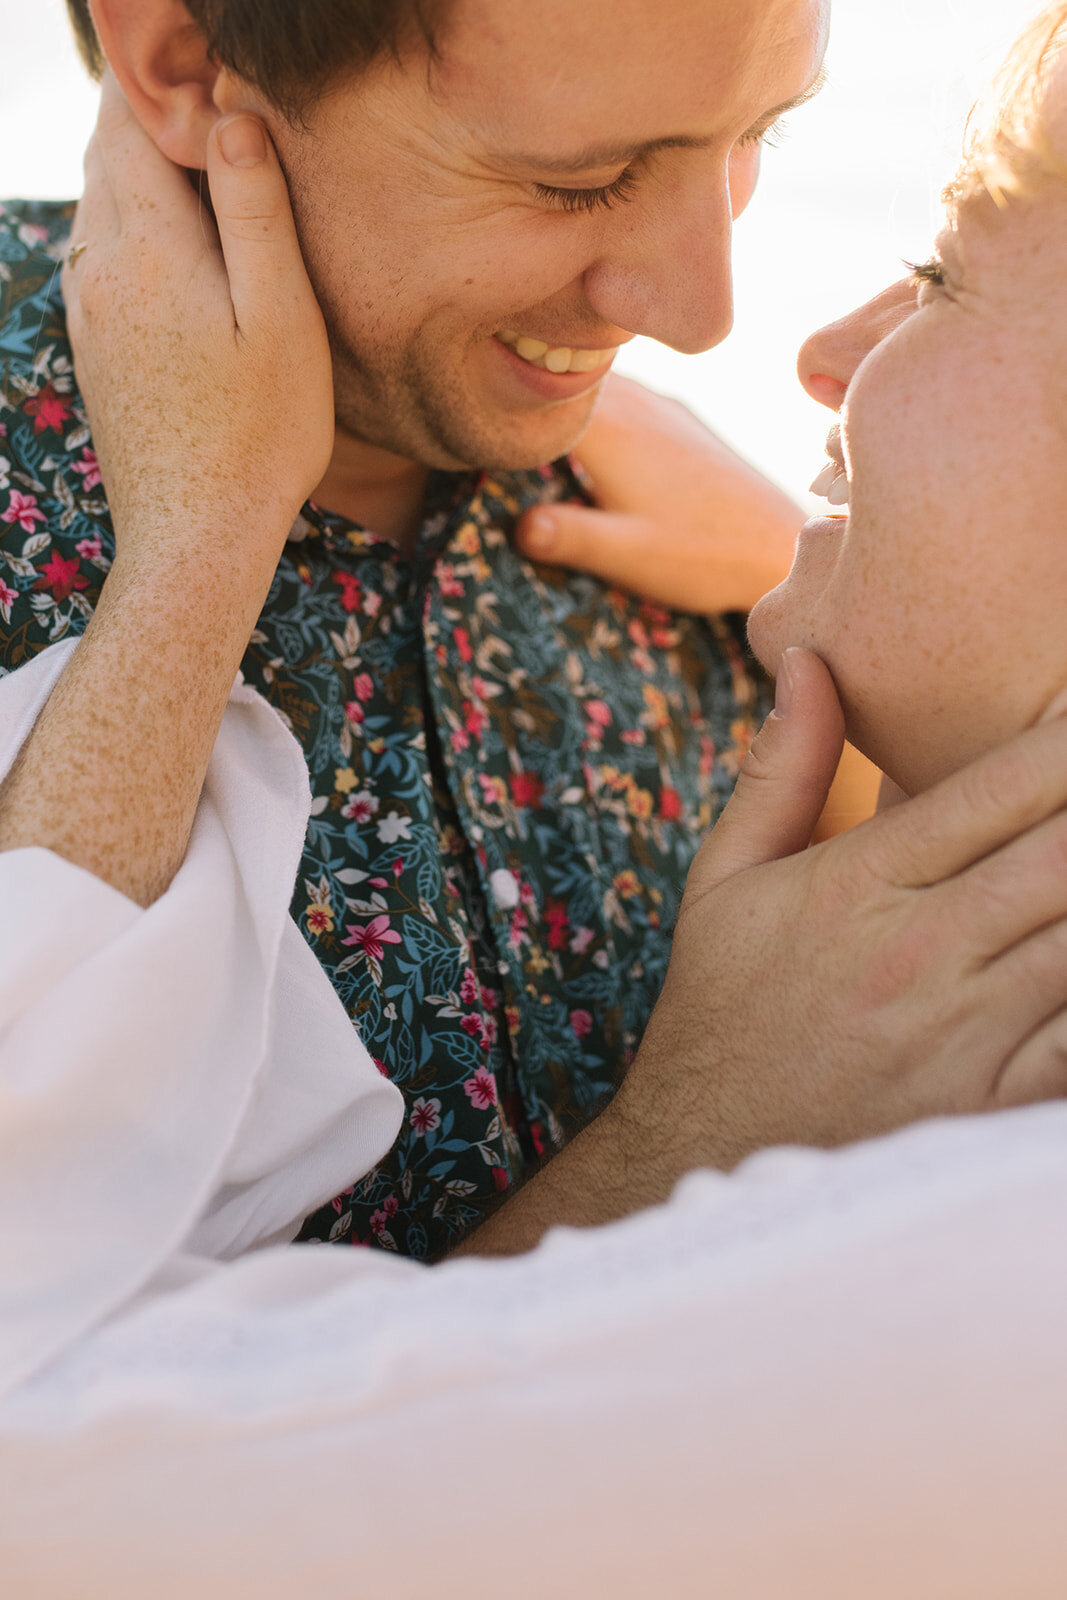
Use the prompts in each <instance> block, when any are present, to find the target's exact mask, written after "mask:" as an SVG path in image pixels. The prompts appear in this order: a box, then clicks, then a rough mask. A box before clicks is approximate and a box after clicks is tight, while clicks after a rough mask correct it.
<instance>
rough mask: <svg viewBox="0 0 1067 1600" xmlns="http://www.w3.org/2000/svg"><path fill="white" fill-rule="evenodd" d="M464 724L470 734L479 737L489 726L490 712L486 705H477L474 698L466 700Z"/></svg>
mask: <svg viewBox="0 0 1067 1600" xmlns="http://www.w3.org/2000/svg"><path fill="white" fill-rule="evenodd" d="M463 726H464V727H465V728H466V730H467V732H468V733H469V734H471V735H473V737H474V738H475V739H478V738H480V737H481V735H482V734H483V733H484V731H485V729H486V728H487V727H488V726H489V713H488V712H487V711H486V709H485V707H484V706H476V705H475V704H474V702H473V701H472V700H464V702H463Z"/></svg>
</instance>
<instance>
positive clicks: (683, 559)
mask: <svg viewBox="0 0 1067 1600" xmlns="http://www.w3.org/2000/svg"><path fill="white" fill-rule="evenodd" d="M576 453H577V456H578V459H579V461H580V462H581V464H582V466H583V467H584V468H585V469H586V471H587V472H588V473H589V475H590V477H591V478H592V480H593V491H594V494H595V496H596V501H597V505H596V508H595V509H590V508H589V507H585V506H569V505H563V506H551V507H544V508H538V509H537V510H534V511H530V512H527V514H526V516H525V517H523V519H522V521H521V522H520V524H519V529H518V535H517V542H518V545H519V548H520V549H521V550H523V551H524V553H525V554H526V555H528V556H531V557H533V558H534V559H535V560H538V561H549V562H554V563H557V564H558V565H560V566H564V567H574V568H577V569H579V570H581V571H585V572H592V573H595V574H596V575H597V577H599V578H603V579H605V580H606V581H607V582H609V583H613V584H617V585H618V586H619V587H620V588H623V589H629V590H631V591H632V592H633V593H634V594H639V595H644V596H646V597H647V598H648V599H650V600H655V601H656V602H657V603H659V604H660V605H667V606H671V607H673V608H674V609H676V610H678V611H693V612H705V613H710V612H714V611H749V610H751V608H752V606H754V605H755V603H756V601H757V600H758V599H759V597H760V595H762V594H766V592H767V590H768V589H773V588H774V586H775V584H777V583H780V582H781V580H782V579H783V578H784V577H785V575H786V573H787V572H788V571H789V566H790V563H791V561H792V559H793V546H794V543H795V541H796V536H797V533H798V531H799V529H800V526H801V524H802V523H803V521H804V513H803V512H802V511H801V510H800V508H799V506H796V505H794V503H793V501H792V500H790V499H789V497H788V495H785V494H783V493H782V491H781V490H780V489H777V488H775V486H774V484H772V483H770V482H768V480H767V479H766V478H764V477H763V475H762V474H761V473H759V472H757V471H756V469H755V468H754V467H751V466H749V464H748V463H747V462H746V461H742V460H741V458H740V456H737V455H735V454H734V452H733V451H732V450H730V449H728V447H727V446H726V445H724V444H723V442H722V440H721V439H717V438H716V437H715V435H714V434H713V433H711V432H710V431H709V430H708V429H707V428H705V427H704V425H703V424H702V423H700V422H698V421H697V419H696V417H694V416H693V415H692V413H691V412H690V411H688V410H687V409H686V408H685V406H683V405H681V404H680V403H679V402H678V401H677V400H668V399H666V398H665V397H664V396H663V395H657V394H652V393H651V392H650V391H649V390H647V389H644V388H642V387H641V385H640V384H637V383H632V382H630V380H629V379H627V378H620V377H615V376H612V377H610V378H609V379H608V380H607V382H606V384H605V385H604V391H603V394H602V395H601V398H600V402H599V404H598V406H597V409H596V412H595V414H594V416H593V420H592V422H591V424H590V426H589V428H588V430H587V432H586V434H585V437H584V438H583V439H582V442H581V444H580V445H579V447H578V450H577V452H576Z"/></svg>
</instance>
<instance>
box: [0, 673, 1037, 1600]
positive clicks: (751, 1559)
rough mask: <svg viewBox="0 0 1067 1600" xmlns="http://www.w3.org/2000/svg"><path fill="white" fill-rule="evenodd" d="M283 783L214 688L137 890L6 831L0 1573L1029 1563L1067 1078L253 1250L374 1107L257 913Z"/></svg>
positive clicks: (805, 1572) (389, 1128) (814, 1582)
mask: <svg viewBox="0 0 1067 1600" xmlns="http://www.w3.org/2000/svg"><path fill="white" fill-rule="evenodd" d="M72 648H74V646H72V645H60V646H56V647H53V649H52V650H50V651H48V652H46V653H45V654H44V655H43V656H41V657H39V658H37V659H36V660H35V661H34V662H33V663H32V664H31V665H29V666H27V667H25V668H22V669H20V671H19V672H18V673H16V674H13V675H12V676H11V677H9V678H5V679H3V680H2V681H0V772H3V771H5V770H6V769H7V767H8V766H9V764H10V761H11V760H12V759H13V756H14V754H15V752H16V750H17V748H18V746H19V744H20V742H21V739H22V738H23V737H24V735H25V732H26V730H27V729H28V728H29V727H30V726H31V725H32V721H33V718H34V716H35V715H36V713H37V711H38V710H39V709H40V707H41V705H42V704H43V703H44V701H45V700H46V699H47V695H48V693H49V690H50V688H51V685H52V683H53V682H54V680H55V677H56V675H57V674H58V672H59V671H60V670H61V669H62V667H63V665H64V663H65V661H66V659H67V656H68V654H69V651H70V649H72ZM72 803H76V797H73V796H72ZM308 803H309V796H308V787H307V779H306V773H305V769H304V763H303V758H302V756H301V753H300V750H299V747H298V746H297V745H296V743H295V741H293V740H292V738H291V737H290V735H289V734H288V733H287V732H286V731H285V729H284V728H283V726H282V724H281V723H280V722H279V721H278V719H277V718H276V717H275V716H274V714H273V713H272V712H271V711H270V709H269V708H268V707H267V706H266V704H265V703H264V702H263V701H262V700H261V699H260V698H259V697H258V696H257V695H255V694H254V693H253V692H252V691H250V690H248V689H246V688H244V687H243V686H240V685H238V686H237V687H236V688H235V691H234V695H233V698H232V700H231V703H230V706H229V708H228V710H227V713H226V717H225V719H224V723H223V728H222V732H221V733H220V736H219V741H218V744H217V747H216V751H215V755H214V757H213V761H212V766H211V771H210V773H209V777H208V782H207V785H206V788H205V793H204V797H203V800H202V803H201V806H200V810H199V812H198V816H197V821H196V827H195V830H194V834H193V838H192V842H191V845H190V849H189V853H188V856H187V859H186V862H185V864H184V866H183V867H182V870H181V871H180V873H179V874H178V876H177V878H176V879H175V881H174V884H173V885H172V887H171V888H170V890H168V892H167V893H166V894H165V895H164V896H163V897H162V899H161V900H159V901H158V902H157V903H156V904H155V905H154V906H152V907H151V908H150V909H149V910H147V911H145V910H141V909H140V908H139V907H137V906H135V905H133V904H132V903H131V902H129V901H128V900H126V899H125V898H124V897H123V896H122V895H120V894H118V893H116V892H115V891H114V890H112V889H110V888H108V887H106V886H105V885H103V884H101V883H99V882H98V881H97V880H95V879H94V878H92V877H91V876H90V875H89V874H87V873H85V872H83V871H81V870H80V869H78V868H75V867H72V866H71V865H69V864H68V863H66V862H64V861H61V860H59V859H58V858H57V857H55V856H53V855H51V854H50V853H48V852H46V851H41V850H27V851H18V852H11V853H9V854H6V855H0V1595H2V1596H3V1597H4V1600H46V1597H47V1600H61V1597H62V1600H178V1597H181V1600H193V1597H195V1600H283V1597H284V1600H296V1597H298V1596H303V1595H308V1596H313V1597H314V1600H333V1597H337V1600H356V1597H363V1596H366V1597H368V1600H369V1597H371V1596H378V1595H381V1596H389V1597H390V1600H393V1597H398V1600H451V1597H453V1596H455V1597H457V1600H458V1597H460V1596H462V1597H464V1600H466V1597H469V1596H471V1595H476V1594H481V1593H483V1592H486V1593H489V1594H492V1595H496V1596H500V1597H501V1600H526V1597H530V1600H533V1597H535V1596H536V1597H538V1600H542V1597H548V1596H552V1597H570V1596H574V1597H578V1596H581V1597H583V1600H600V1597H604V1600H630V1597H633V1600H638V1597H640V1600H658V1597H659V1596H663V1597H664V1600H685V1597H689V1596H693V1597H698V1596H699V1597H709V1600H710V1597H715V1600H719V1597H722V1600H757V1597H758V1600H769V1597H771V1596H774V1597H781V1600H807V1597H808V1596H811V1597H812V1600H815V1597H816V1596H817V1597H818V1600H838V1597H840V1600H882V1597H886V1600H888V1597H890V1596H892V1597H894V1600H898V1597H904V1596H907V1597H908V1600H955V1597H957V1596H958V1597H959V1600H1015V1597H1018V1600H1044V1597H1046V1596H1047V1597H1048V1600H1054V1597H1055V1600H1062V1596H1063V1595H1064V1594H1065V1593H1067V1517H1065V1516H1064V1514H1063V1509H1062V1498H1063V1484H1064V1482H1065V1481H1067V1377H1065V1367H1067V1360H1065V1351H1067V1107H1065V1106H1063V1105H1060V1104H1057V1105H1054V1106H1049V1107H1039V1108H1035V1109H1032V1110H1027V1111H1021V1112H1013V1113H1010V1114H1004V1115H1001V1116H998V1117H995V1118H993V1117H991V1118H985V1119H971V1120H963V1119H961V1120H959V1121H955V1122H941V1123H930V1124H927V1125H924V1126H921V1127H918V1128H914V1129H911V1130H908V1131H906V1132H904V1133H902V1134H898V1135H896V1136H895V1137H893V1138H890V1139H883V1140H879V1141H875V1142H872V1143H870V1144H867V1145H860V1146H856V1147H854V1148H852V1149H849V1150H845V1151H841V1152H836V1153H833V1154H826V1153H821V1152H813V1151H804V1152H802V1151H793V1150H781V1151H771V1152H768V1153H766V1154H764V1155H762V1156H759V1157H757V1158H754V1159H753V1160H752V1161H750V1162H748V1163H746V1164H745V1166H744V1167H743V1168H741V1169H740V1170H739V1171H738V1172H737V1173H735V1174H733V1175H731V1176H730V1177H724V1176H721V1175H718V1174H712V1173H705V1174H696V1175H694V1176H692V1177H690V1178H688V1179H687V1180H685V1182H684V1183H683V1184H681V1185H680V1186H679V1188H678V1190H677V1191H676V1193H675V1195H674V1197H673V1199H672V1201H671V1202H670V1203H669V1204H668V1205H666V1206H663V1207H660V1208H657V1209H656V1210H653V1211H649V1212H645V1213H643V1214H641V1215H639V1216H635V1217H633V1218H630V1219H628V1220H627V1221H625V1222H621V1223H617V1224H615V1225H613V1226H611V1227H608V1228H604V1229H598V1230H590V1231H586V1232H579V1231H571V1230H563V1229H560V1230H557V1231H556V1232H554V1233H553V1234H550V1235H549V1237H548V1238H547V1239H546V1241H545V1242H544V1243H543V1244H542V1245H541V1247H540V1248H539V1249H538V1250H536V1251H534V1252H533V1253H532V1254H530V1255H529V1256H526V1257H522V1258H517V1259H513V1260H503V1261H490V1260H477V1259H466V1260H458V1261H454V1262H448V1263H445V1264H444V1265H442V1266H439V1267H435V1268H426V1267H422V1266H419V1265H416V1264H415V1263H412V1262H409V1261H402V1260H398V1259H395V1258H392V1257H389V1256H387V1255H385V1254H384V1253H380V1252H371V1251H367V1250H360V1249H352V1248H348V1247H341V1248H328V1247H312V1246H308V1247H301V1248H299V1249H289V1248H287V1247H286V1246H285V1245H282V1244H278V1243H277V1242H276V1241H278V1240H286V1239H289V1238H291V1237H292V1235H293V1233H294V1232H295V1230H296V1228H297V1227H298V1226H299V1223H300V1220H301V1218H302V1217H303V1215H304V1213H305V1212H306V1211H308V1210H310V1209H311V1208H312V1207H313V1206H315V1205H317V1204H319V1203H321V1202H322V1201H323V1200H325V1199H326V1198H328V1197H329V1196H330V1195H332V1194H334V1193H335V1192H336V1191H337V1190H338V1189H339V1188H340V1187H341V1185H342V1184H344V1183H345V1182H349V1181H351V1178H352V1176H353V1173H355V1172H357V1171H363V1170H367V1169H369V1168H370V1167H371V1166H373V1165H374V1163H375V1162H376V1161H377V1160H378V1159H379V1158H380V1156H381V1155H382V1154H383V1153H384V1151H385V1150H386V1149H387V1148H388V1147H389V1145H390V1144H391V1142H392V1140H393V1139H394V1138H395V1135H396V1132H397V1129H398V1127H399V1123H400V1118H401V1115H402V1104H401V1100H400V1096H399V1094H398V1093H397V1091H396V1090H395V1089H393V1088H392V1087H391V1086H390V1085H389V1084H388V1083H387V1082H386V1081H385V1080H384V1079H383V1078H382V1077H381V1075H380V1074H379V1073H378V1072H377V1070H376V1068H375V1067H374V1065H373V1063H372V1062H371V1060H370V1058H369V1056H368V1055H367V1053H366V1051H365V1050H364V1049H363V1047H362V1045H361V1044H360V1042H359V1040H358V1038H357V1037H356V1035H355V1033H354V1031H353V1029H352V1025H351V1023H350V1022H349V1020H348V1018H347V1016H346V1015H345V1013H344V1010H343V1008H342V1007H341V1005H340V1003H339V1001H338V1000H337V999H336V996H335V995H334V993H333V990H332V988H331V986H330V984H329V981H328V980H327V979H326V977H325V976H324V974H323V973H322V972H321V970H320V969H319V967H318V964H317V963H316V961H315V959H314V956H313V955H312V954H311V952H310V951H309V950H308V949H307V946H306V945H305V943H304V941H303V940H302V938H301V937H300V935H299V933H298V931H297V930H296V928H295V926H294V925H293V924H292V923H291V922H290V920H289V917H288V905H289V897H290V892H291V887H292V882H293V878H294V875H295V872H296V865H297V861H298V858H299V852H300V844H301V840H302V837H303V832H304V827H305V824H306V819H307V813H308Z"/></svg>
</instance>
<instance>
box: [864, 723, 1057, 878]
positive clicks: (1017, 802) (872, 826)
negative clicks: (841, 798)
mask: <svg viewBox="0 0 1067 1600" xmlns="http://www.w3.org/2000/svg"><path fill="white" fill-rule="evenodd" d="M1063 806H1067V717H1060V718H1057V719H1056V720H1055V721H1054V722H1046V723H1043V724H1042V725H1041V726H1040V727H1038V728H1031V729H1029V730H1028V731H1027V732H1026V733H1022V734H1019V735H1018V736H1017V737H1016V738H1015V739H1013V740H1011V742H1010V743H1008V744H1005V745H1001V746H999V747H998V748H997V749H996V750H993V751H990V752H989V754H988V755H984V756H981V757H980V758H979V759H978V760H977V761H974V762H972V763H971V765H970V766H968V767H964V768H963V769H962V771H960V772H956V773H953V775H952V776H951V777H950V778H946V779H944V781H943V782H941V783H939V784H937V785H936V786H935V787H934V788H933V789H931V790H929V791H928V792H927V793H926V794H922V795H919V796H917V797H916V798H915V799H914V800H910V801H909V802H908V803H907V804H906V805H899V806H895V807H893V809H892V810H890V811H886V812H883V813H880V814H879V815H878V816H877V817H876V818H874V820H873V821H872V822H870V823H868V824H866V825H865V827H864V828H862V829H857V830H856V833H855V834H854V835H853V836H852V838H853V841H854V845H853V847H854V848H856V849H862V850H863V851H864V852H865V853H866V854H867V855H868V862H869V864H870V865H871V866H874V867H875V869H876V870H877V871H878V872H879V873H880V874H881V875H882V876H883V877H885V879H886V880H887V881H888V882H890V883H894V884H897V885H898V886H900V887H902V888H922V887H923V886H925V885H927V884H933V883H940V882H941V881H942V880H944V879H945V878H949V877H952V876H953V875H954V874H956V873H958V872H963V871H964V870H965V869H966V868H967V867H969V866H971V865H973V863H974V862H976V861H981V860H982V859H983V858H984V857H985V856H988V855H990V854H991V853H992V852H993V851H994V850H998V849H999V848H1000V847H1001V846H1002V845H1004V844H1007V843H1008V842H1009V841H1010V840H1012V839H1014V838H1015V837H1016V836H1017V835H1019V834H1021V833H1023V832H1025V830H1026V829H1028V828H1032V827H1033V826H1034V824H1035V823H1039V822H1043V821H1045V819H1046V818H1048V817H1050V816H1051V815H1052V814H1053V812H1055V811H1058V810H1060V809H1061V807H1063ZM872 841H877V844H876V849H877V854H878V860H877V862H875V860H874V858H873V856H872V855H871V853H870V852H871V845H872Z"/></svg>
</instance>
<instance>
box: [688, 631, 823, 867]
mask: <svg viewBox="0 0 1067 1600" xmlns="http://www.w3.org/2000/svg"><path fill="white" fill-rule="evenodd" d="M844 740H845V719H844V716H843V715H842V712H841V704H840V701H839V700H838V698H837V690H836V689H835V687H834V681H833V679H832V678H831V676H830V672H829V669H828V668H827V667H826V665H825V663H824V662H822V661H821V660H820V659H819V657H818V656H816V655H813V654H812V652H811V651H810V650H796V649H793V650H787V651H786V652H785V654H784V655H783V656H782V659H781V661H780V662H779V666H778V681H777V693H776V697H775V709H774V710H773V711H772V712H771V714H770V716H769V717H768V718H767V720H766V722H765V723H764V724H763V726H762V728H761V729H760V731H759V733H757V735H756V737H755V739H754V740H753V741H752V747H751V749H750V750H749V752H748V754H747V756H746V757H745V760H744V762H743V764H742V767H741V773H740V776H739V777H738V780H737V786H736V788H735V790H734V793H733V796H732V797H731V799H730V802H729V804H728V805H727V807H726V809H725V811H724V812H723V814H722V816H721V817H720V818H719V821H718V823H717V824H716V826H715V828H714V829H713V830H712V832H711V834H710V835H709V837H708V839H707V840H706V841H705V843H704V845H703V846H702V847H701V850H700V854H699V856H698V857H697V860H696V862H694V871H695V872H697V871H698V872H699V876H700V887H701V889H702V890H704V889H710V888H713V887H715V885H716V884H718V883H722V882H724V881H725V880H726V879H727V878H732V877H733V876H734V875H735V873H738V872H744V871H745V870H746V868H748V867H754V866H758V865H759V864H760V863H761V862H764V861H776V860H778V859H779V858H780V857H782V856H788V855H793V854H794V853H795V852H796V851H798V850H804V849H806V848H807V846H808V844H809V843H810V841H811V836H812V834H813V832H814V831H815V824H816V823H817V822H818V820H819V816H820V814H821V812H822V809H823V806H824V805H825V804H826V796H827V794H828V793H829V791H830V785H831V783H832V782H833V780H834V774H835V772H836V771H837V765H838V762H839V761H840V759H841V750H842V747H843V745H844Z"/></svg>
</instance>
